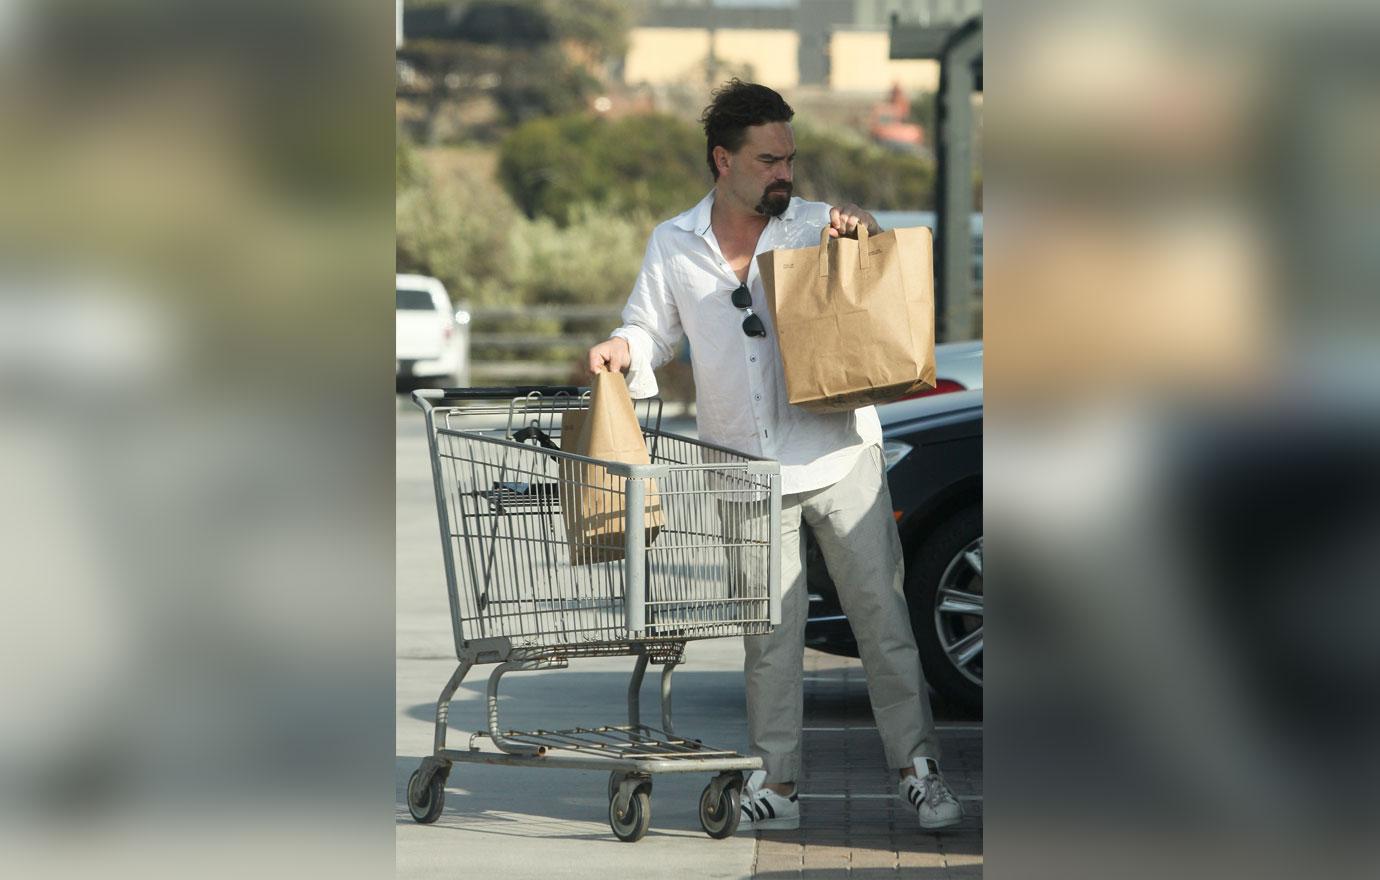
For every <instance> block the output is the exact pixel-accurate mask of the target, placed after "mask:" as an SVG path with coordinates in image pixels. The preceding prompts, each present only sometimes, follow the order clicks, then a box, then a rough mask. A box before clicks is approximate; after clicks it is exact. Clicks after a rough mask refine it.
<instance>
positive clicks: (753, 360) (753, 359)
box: [748, 357, 757, 364]
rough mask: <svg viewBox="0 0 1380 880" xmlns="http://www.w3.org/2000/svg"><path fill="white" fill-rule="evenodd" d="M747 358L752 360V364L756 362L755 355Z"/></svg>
mask: <svg viewBox="0 0 1380 880" xmlns="http://www.w3.org/2000/svg"><path fill="white" fill-rule="evenodd" d="M748 360H750V361H752V362H753V363H754V364H755V363H757V358H755V357H750V358H748Z"/></svg>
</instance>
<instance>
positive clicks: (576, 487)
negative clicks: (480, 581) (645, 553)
mask: <svg viewBox="0 0 1380 880" xmlns="http://www.w3.org/2000/svg"><path fill="white" fill-rule="evenodd" d="M592 386H593V390H592V394H591V396H590V403H589V409H588V410H567V411H566V412H564V413H563V414H562V415H561V448H562V449H563V450H565V451H566V452H573V453H576V454H577V455H585V456H588V457H590V458H597V459H600V460H601V461H616V462H622V463H624V464H651V457H650V456H648V454H647V444H646V442H645V441H644V440H643V439H642V428H641V426H640V425H639V424H638V422H637V413H636V412H635V411H634V410H633V403H632V398H631V397H630V396H628V386H627V383H626V382H625V381H624V379H623V374H622V373H618V372H602V373H596V374H595V376H594V381H593V383H592ZM626 482H627V480H626V479H625V478H623V477H620V476H615V475H613V474H610V473H609V472H608V471H607V470H606V469H605V468H603V467H600V466H598V465H593V464H586V463H585V462H575V461H567V460H564V459H562V461H561V488H560V496H561V514H562V516H563V517H564V519H565V530H566V537H567V539H568V540H569V542H570V562H571V564H572V565H590V564H592V563H596V562H613V561H616V560H619V559H622V558H623V557H624V555H625V545H626V542H627V530H628V511H627V495H626V486H625V484H626ZM644 509H645V510H646V513H645V515H644V523H645V525H646V528H647V534H646V540H647V545H648V546H650V545H651V543H652V542H653V541H655V540H656V536H657V533H658V532H659V531H660V529H661V527H662V526H663V525H664V524H665V518H664V516H663V514H662V510H661V495H660V494H659V493H658V492H657V488H656V483H655V481H653V480H648V481H647V490H646V494H645V507H644Z"/></svg>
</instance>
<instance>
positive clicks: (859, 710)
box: [752, 650, 982, 880]
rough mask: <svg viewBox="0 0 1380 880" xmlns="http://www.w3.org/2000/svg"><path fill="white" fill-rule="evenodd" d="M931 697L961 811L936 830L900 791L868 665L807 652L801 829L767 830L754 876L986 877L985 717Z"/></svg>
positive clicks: (770, 879) (818, 879)
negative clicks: (870, 691) (926, 826)
mask: <svg viewBox="0 0 1380 880" xmlns="http://www.w3.org/2000/svg"><path fill="white" fill-rule="evenodd" d="M935 699H936V702H935V704H934V710H935V719H936V724H937V725H938V727H939V737H940V745H941V747H942V748H943V750H944V754H943V770H944V776H945V778H946V779H948V781H949V785H950V786H951V787H952V788H953V790H954V794H955V795H957V796H958V799H959V801H960V803H962V805H963V812H964V819H963V822H962V823H961V824H959V825H958V826H957V827H956V828H952V829H947V830H945V831H942V832H937V833H935V832H926V831H922V830H921V829H920V826H919V824H918V823H917V821H916V818H915V812H914V811H913V810H912V809H911V808H910V806H909V805H908V804H907V803H905V802H904V801H901V800H900V799H898V798H897V797H896V782H897V778H896V776H895V771H893V770H891V769H889V768H887V767H886V765H885V761H884V758H883V755H882V741H881V738H880V737H879V736H878V735H877V730H876V727H875V726H874V725H875V722H874V721H873V718H872V707H871V706H870V705H869V704H868V701H867V684H866V679H865V678H864V676H863V670H862V664H861V663H860V662H859V661H857V660H854V659H849V658H843V657H833V656H830V655H828V654H821V653H819V652H817V651H812V650H811V651H806V652H805V742H804V745H805V754H804V766H803V768H802V771H801V772H802V778H801V780H800V785H799V790H800V794H801V807H800V828H799V830H796V831H774V832H763V833H762V834H761V835H760V839H759V840H758V844H757V858H756V860H755V862H754V865H753V875H752V876H753V877H754V878H761V880H778V878H783V880H784V878H789V877H802V878H809V880H823V878H827V877H854V878H858V877H869V878H871V877H877V878H881V877H887V876H896V877H920V878H925V880H930V878H934V880H948V878H952V880H959V878H978V877H981V876H982V721H981V719H978V718H974V717H972V716H971V713H966V712H963V711H962V710H959V709H956V708H954V707H950V706H946V705H943V704H942V703H940V702H938V698H937V697H936V698H935Z"/></svg>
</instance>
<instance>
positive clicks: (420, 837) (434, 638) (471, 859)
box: [394, 407, 982, 880]
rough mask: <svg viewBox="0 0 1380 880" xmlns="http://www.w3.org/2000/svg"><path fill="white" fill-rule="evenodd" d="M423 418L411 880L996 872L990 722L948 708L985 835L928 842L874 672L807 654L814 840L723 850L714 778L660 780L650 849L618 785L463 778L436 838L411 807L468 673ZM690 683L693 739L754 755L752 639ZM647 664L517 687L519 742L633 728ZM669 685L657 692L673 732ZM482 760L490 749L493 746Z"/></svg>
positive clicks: (950, 757) (401, 650)
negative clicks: (875, 694)
mask: <svg viewBox="0 0 1380 880" xmlns="http://www.w3.org/2000/svg"><path fill="white" fill-rule="evenodd" d="M432 492H433V489H432V482H431V474H430V464H429V462H428V459H427V450H426V439H425V437H424V435H423V432H422V430H421V416H420V414H419V413H417V412H416V411H415V410H409V409H407V408H405V407H400V409H399V414H398V431H397V514H396V516H397V569H396V577H397V594H396V597H397V598H396V602H397V609H396V610H397V629H396V634H397V658H398V659H397V673H396V683H397V694H396V699H397V740H396V774H395V789H396V803H395V808H394V811H395V817H396V841H397V851H396V866H397V876H399V877H408V878H411V877H447V878H450V877H458V876H473V877H502V878H525V877H532V878H543V880H545V878H577V877H578V878H598V880H617V878H624V877H627V878H639V880H643V878H648V877H681V876H689V877H707V878H720V877H722V878H748V877H763V878H773V880H774V878H784V877H806V878H824V877H835V876H838V877H845V876H852V877H884V876H907V877H922V878H947V877H953V878H958V877H977V876H981V864H982V855H981V853H982V818H981V814H982V803H981V800H980V798H981V793H982V757H981V744H982V739H981V722H980V721H973V720H970V719H968V718H966V717H965V716H964V715H963V714H962V713H957V712H955V711H954V710H952V709H950V708H948V707H944V706H942V705H936V706H935V710H936V717H937V718H939V723H940V728H941V738H942V741H943V745H944V748H945V760H944V768H945V773H946V775H947V776H948V777H949V779H950V782H951V783H952V784H953V786H954V789H955V792H956V793H957V794H958V795H959V796H960V798H961V799H962V801H963V806H964V809H965V811H966V812H967V813H968V816H969V818H968V819H966V820H965V821H964V823H963V825H962V826H960V828H959V829H957V830H956V831H950V832H946V833H944V834H939V835H936V834H925V833H922V832H921V831H920V829H919V827H918V826H917V825H916V822H915V817H914V814H913V813H912V812H910V810H909V808H908V807H907V806H906V805H905V804H904V803H902V802H901V801H899V800H898V799H896V797H895V792H896V786H895V780H894V779H893V777H892V774H891V772H890V771H888V770H886V768H884V767H883V766H882V763H883V762H882V748H881V742H880V740H879V738H878V737H877V733H876V731H875V729H872V725H873V721H872V715H871V709H870V707H869V706H868V703H867V690H866V686H865V684H864V680H863V677H862V669H861V666H860V664H859V663H858V661H856V660H850V659H843V658H834V657H829V656H826V655H823V654H818V653H816V652H813V651H807V652H806V664H807V671H806V675H807V679H806V688H805V693H806V728H807V729H806V732H805V766H804V778H803V779H802V780H801V784H802V788H801V791H802V794H803V795H804V798H803V800H802V816H803V818H802V824H801V829H800V830H799V831H796V832H785V833H774V834H764V835H762V838H761V840H760V841H759V840H757V839H755V838H754V837H753V836H751V835H738V836H736V837H734V838H731V839H728V840H711V839H710V838H709V837H707V836H706V835H705V834H704V832H703V831H702V830H701V829H700V827H699V820H698V817H697V808H698V799H699V795H700V791H701V790H702V789H703V788H704V785H705V783H706V782H707V781H708V780H709V777H710V774H708V773H699V772H696V773H686V774H676V775H659V776H657V777H655V780H654V790H653V794H652V817H651V830H650V831H649V832H648V834H647V836H646V837H645V838H643V839H642V840H641V841H640V842H638V843H636V844H626V843H622V842H620V841H618V840H617V839H616V838H615V837H614V836H613V834H612V832H611V831H610V830H609V826H608V815H607V814H608V796H607V792H606V785H607V775H606V774H603V773H595V772H585V771H571V770H543V769H539V768H514V767H501V766H487V765H479V764H461V765H456V767H455V768H454V769H453V770H452V772H451V775H450V780H449V783H448V785H447V788H446V806H445V811H444V812H443V813H442V815H441V817H440V819H439V820H437V822H436V823H435V824H433V825H428V826H422V825H417V824H415V823H414V822H413V821H412V818H411V817H410V816H409V814H408V811H407V805H406V801H405V797H404V790H405V787H406V785H407V779H408V777H409V776H410V775H411V773H412V771H413V769H414V768H415V767H416V766H417V763H418V762H419V761H420V759H421V757H422V756H423V755H426V754H429V753H430V751H431V736H432V723H431V719H432V717H433V712H434V707H435V700H436V697H437V694H438V693H439V692H440V690H441V687H442V686H443V685H444V684H445V682H446V680H447V678H449V676H450V674H451V672H452V671H453V669H454V667H455V660H454V644H453V642H452V637H451V629H450V617H449V609H448V607H447V602H446V595H445V578H444V574H443V571H442V563H441V550H440V546H439V535H438V530H437V525H436V507H435V500H434V497H433V494H432ZM685 661H686V662H685V664H684V665H683V666H681V667H680V668H679V669H678V670H677V672H676V673H675V675H674V707H675V720H676V728H677V732H678V733H680V734H682V735H686V736H691V737H695V738H700V739H703V740H704V741H705V742H706V743H708V744H710V745H714V746H721V747H725V748H732V749H739V750H741V749H743V748H744V747H745V745H746V718H745V713H744V696H743V675H742V662H743V649H742V643H741V640H740V639H718V640H713V641H699V642H692V643H690V644H689V645H688V646H687V648H686V654H685ZM633 663H634V661H633V659H632V658H630V657H614V658H597V659H586V660H575V661H572V662H571V665H570V667H569V668H567V669H557V670H548V671H542V672H532V673H512V674H510V675H508V676H505V678H504V680H503V689H502V690H501V698H500V711H501V713H502V714H501V716H500V722H501V725H502V727H503V728H505V729H508V728H518V729H523V728H526V729H531V728H545V729H554V728H558V727H567V726H576V725H582V726H594V725H599V724H622V723H625V721H626V712H627V708H626V706H627V703H626V698H627V683H628V676H629V675H630V674H631V671H632V667H633ZM491 670H492V667H484V666H481V667H477V668H476V669H474V670H473V671H472V672H471V673H470V678H469V679H468V680H467V681H466V682H465V683H464V684H463V685H462V686H461V688H460V690H459V692H458V693H457V694H456V699H455V702H454V704H453V706H452V710H451V716H450V725H451V726H450V735H449V742H448V745H449V746H450V747H452V748H465V747H466V746H467V745H468V743H469V734H470V732H472V731H474V730H477V729H479V728H481V727H483V726H484V725H485V721H484V718H483V704H484V686H485V683H486V681H487V677H488V674H489V672H490V671H491ZM658 685H659V677H658V674H657V668H656V667H653V668H652V669H650V670H649V671H648V675H647V679H646V681H645V682H644V686H643V691H642V711H643V713H644V718H645V719H646V720H648V721H649V722H650V721H654V720H655V719H656V718H657V716H658ZM478 744H479V745H480V746H481V747H482V748H486V749H487V748H491V746H490V745H489V744H488V742H487V741H486V740H479V741H478Z"/></svg>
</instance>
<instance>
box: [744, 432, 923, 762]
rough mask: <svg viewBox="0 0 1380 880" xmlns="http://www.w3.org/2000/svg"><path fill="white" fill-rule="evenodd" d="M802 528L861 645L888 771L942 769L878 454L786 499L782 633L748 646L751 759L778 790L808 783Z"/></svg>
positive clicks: (867, 453)
mask: <svg viewBox="0 0 1380 880" xmlns="http://www.w3.org/2000/svg"><path fill="white" fill-rule="evenodd" d="M802 519H804V521H805V522H807V523H809V524H810V528H811V529H812V530H813V531H814V535H815V539H816V541H818V543H819V547H820V550H821V551H823V554H824V561H825V563H826V564H827V566H828V568H829V574H830V576H831V577H832V578H833V581H834V584H835V585H836V587H837V589H838V594H839V601H840V602H841V603H842V605H843V611H844V613H845V614H847V615H848V622H849V624H850V625H851V626H852V627H853V634H854V635H856V636H857V639H858V649H859V653H860V654H861V655H862V662H863V669H864V671H865V672H866V674H867V692H868V696H869V697H870V698H871V701H872V714H873V716H874V717H875V718H876V719H877V730H878V732H879V733H880V734H881V737H882V745H883V747H884V749H885V751H886V760H887V764H888V766H891V767H895V768H898V769H899V768H902V767H909V766H910V763H911V760H912V759H913V758H917V757H929V758H934V759H935V760H938V759H939V739H938V737H937V736H936V735H935V730H934V716H933V715H932V714H931V713H930V699H929V693H928V692H927V691H926V689H925V679H924V675H923V674H922V672H921V670H920V655H919V653H918V652H917V651H916V649H915V636H914V634H913V633H912V632H911V629H910V615H909V613H908V611H907V609H906V600H905V594H904V592H903V591H902V580H903V572H904V569H903V560H902V554H901V539H900V537H899V536H898V535H897V532H896V523H895V519H894V518H893V516H892V512H891V493H890V491H889V490H888V489H887V485H886V473H885V470H884V468H883V466H882V451H881V449H880V447H877V446H871V447H868V448H867V449H865V450H864V451H863V452H862V453H861V454H860V455H859V456H858V461H857V463H856V464H855V465H854V466H853V470H852V472H850V473H849V474H848V476H846V477H844V478H843V479H842V480H839V481H838V482H837V483H835V484H834V485H832V486H828V487H826V488H824V489H818V490H815V491H813V492H801V493H799V494H795V495H785V496H783V497H782V499H781V555H782V559H781V591H782V596H781V625H780V626H778V627H777V628H776V629H775V630H773V631H772V632H771V633H770V634H768V635H763V636H747V637H746V638H745V639H744V643H745V645H746V647H747V662H746V664H745V671H746V673H747V709H748V750H749V752H750V753H751V754H753V755H757V756H760V757H761V758H762V760H763V766H764V768H765V769H766V771H767V779H768V780H769V781H771V782H779V783H786V782H794V781H795V780H797V779H798V778H799V777H800V736H801V733H800V728H801V723H802V717H803V714H804V683H803V677H804V667H805V618H806V614H807V611H808V606H809V600H808V596H807V593H806V587H805V565H804V562H805V547H804V543H803V542H802V541H801V536H800V522H801V520H802Z"/></svg>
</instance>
